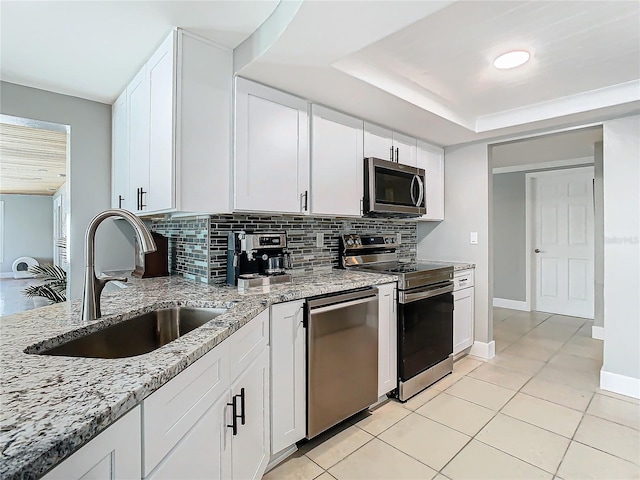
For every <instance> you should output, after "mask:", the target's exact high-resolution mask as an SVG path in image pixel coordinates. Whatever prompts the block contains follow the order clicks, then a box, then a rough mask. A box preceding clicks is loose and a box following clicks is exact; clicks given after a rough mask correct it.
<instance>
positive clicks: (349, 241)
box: [347, 238, 353, 247]
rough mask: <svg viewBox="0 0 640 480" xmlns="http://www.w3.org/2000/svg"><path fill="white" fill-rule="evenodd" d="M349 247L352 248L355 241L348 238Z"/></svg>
mask: <svg viewBox="0 0 640 480" xmlns="http://www.w3.org/2000/svg"><path fill="white" fill-rule="evenodd" d="M347 245H349V246H350V247H351V246H352V245H353V239H351V238H348V239H347Z"/></svg>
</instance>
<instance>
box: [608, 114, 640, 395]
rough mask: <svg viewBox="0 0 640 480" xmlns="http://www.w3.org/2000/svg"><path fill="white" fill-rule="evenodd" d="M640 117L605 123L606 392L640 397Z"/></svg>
mask: <svg viewBox="0 0 640 480" xmlns="http://www.w3.org/2000/svg"><path fill="white" fill-rule="evenodd" d="M638 132H640V116H633V117H626V118H620V119H616V120H610V121H607V122H604V326H605V328H604V362H603V365H602V375H601V384H600V386H601V388H606V389H613V390H614V391H617V392H618V393H625V394H626V395H633V396H635V397H637V398H640V295H638V292H640V188H638V187H639V186H640V134H639V133H638Z"/></svg>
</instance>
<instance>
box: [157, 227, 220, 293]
mask: <svg viewBox="0 0 640 480" xmlns="http://www.w3.org/2000/svg"><path fill="white" fill-rule="evenodd" d="M150 227H151V230H152V231H154V232H157V233H159V234H161V235H164V236H165V237H168V238H169V259H168V261H169V272H171V273H172V274H178V275H181V276H183V277H185V278H189V279H191V280H196V281H198V282H204V283H209V217H208V216H201V217H200V216H199V217H188V218H180V217H176V218H169V219H166V220H152V222H151V225H150Z"/></svg>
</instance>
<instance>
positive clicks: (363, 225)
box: [151, 214, 417, 283]
mask: <svg viewBox="0 0 640 480" xmlns="http://www.w3.org/2000/svg"><path fill="white" fill-rule="evenodd" d="M151 228H152V230H154V231H156V232H158V233H161V234H163V235H165V236H168V237H169V269H170V271H171V273H174V274H178V275H182V276H184V277H186V278H191V279H195V280H198V281H203V282H209V283H224V282H225V279H226V269H227V237H228V234H229V232H236V231H240V230H245V231H276V230H284V231H285V232H286V233H287V241H288V249H289V251H290V252H291V260H292V264H293V269H294V270H295V271H296V272H313V271H318V270H324V269H328V268H332V267H334V266H337V265H338V235H339V234H341V233H346V232H358V233H387V234H398V233H399V234H400V235H401V238H402V243H401V245H400V248H399V250H398V255H399V257H400V259H401V260H403V261H415V259H416V248H417V247H416V243H417V240H416V235H417V233H416V222H415V221H410V220H409V221H407V220H393V219H368V218H328V217H312V216H302V215H268V214H265V215H256V214H229V215H213V216H210V217H204V216H203V217H190V218H171V219H168V220H154V221H153V222H152V224H151ZM317 233H322V234H324V246H322V247H317V246H316V234H317ZM206 245H208V247H209V248H208V250H207V249H206V248H205V246H206Z"/></svg>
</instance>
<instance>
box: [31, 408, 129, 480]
mask: <svg viewBox="0 0 640 480" xmlns="http://www.w3.org/2000/svg"><path fill="white" fill-rule="evenodd" d="M140 447H141V441H140V407H135V408H134V409H133V410H131V411H130V412H129V413H127V414H126V415H124V416H123V417H122V418H121V419H119V420H118V421H117V422H115V423H114V424H113V425H111V426H110V427H109V428H107V429H106V430H105V431H104V432H102V433H100V434H99V435H98V436H97V437H95V438H94V439H93V440H91V441H90V442H89V443H87V444H86V445H84V446H83V447H82V448H80V449H79V450H78V451H77V452H75V453H74V454H73V455H71V456H70V457H69V458H67V459H66V460H65V461H63V462H62V463H61V464H59V465H58V466H56V467H55V468H54V469H53V470H51V471H50V472H49V473H47V474H46V475H45V476H44V477H43V479H45V480H58V479H59V480H71V479H85V480H90V479H106V478H117V479H127V480H128V479H133V478H140Z"/></svg>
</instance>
